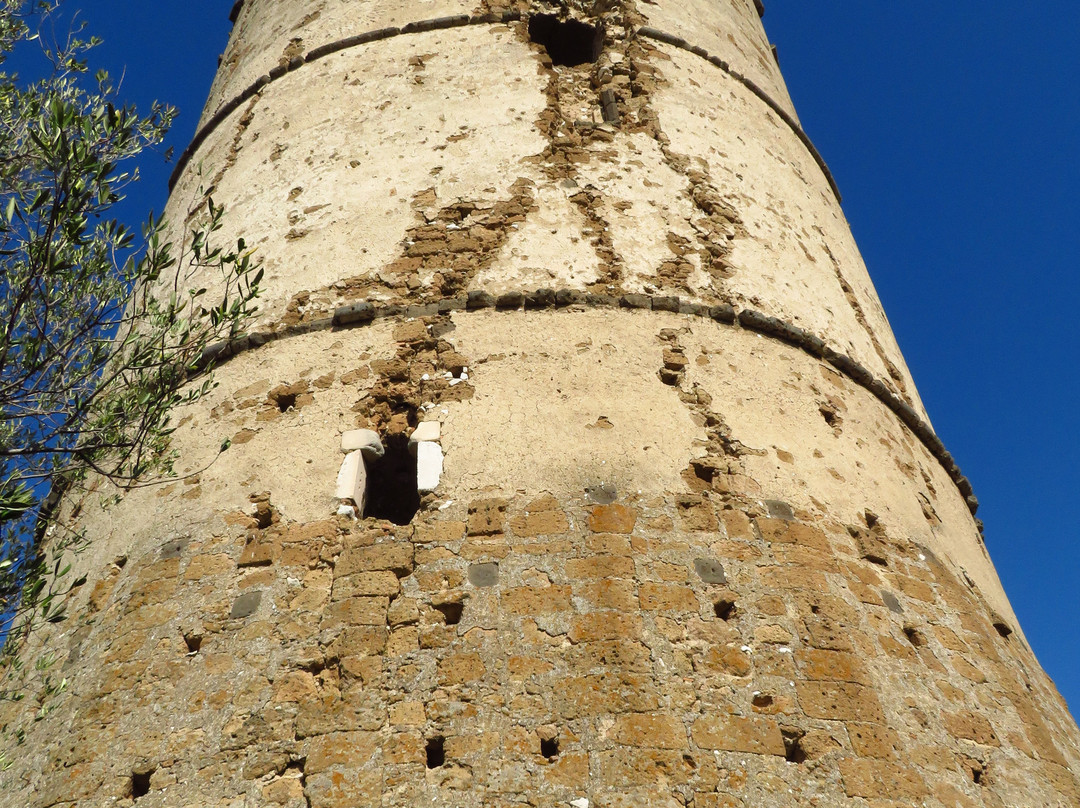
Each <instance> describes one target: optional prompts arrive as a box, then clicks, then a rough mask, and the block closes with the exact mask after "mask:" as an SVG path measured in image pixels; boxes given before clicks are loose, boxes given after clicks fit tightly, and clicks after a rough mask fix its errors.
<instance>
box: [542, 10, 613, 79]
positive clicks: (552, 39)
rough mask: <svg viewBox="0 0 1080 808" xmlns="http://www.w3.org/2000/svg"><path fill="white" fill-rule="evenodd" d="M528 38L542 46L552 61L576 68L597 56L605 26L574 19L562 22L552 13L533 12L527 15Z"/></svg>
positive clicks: (594, 59) (602, 44) (602, 40)
mask: <svg viewBox="0 0 1080 808" xmlns="http://www.w3.org/2000/svg"><path fill="white" fill-rule="evenodd" d="M529 39H531V40H532V41H533V42H535V43H536V44H537V45H543V46H544V49H545V50H546V51H547V52H548V56H550V57H551V62H552V64H556V65H565V66H566V67H575V66H577V65H584V64H589V63H590V62H595V61H596V60H597V59H599V58H600V51H601V49H602V48H603V46H604V29H603V26H599V25H588V24H586V23H583V22H579V21H577V20H567V21H566V22H562V21H560V20H559V18H558V17H556V16H555V15H553V14H534V15H533V16H532V17H530V18H529Z"/></svg>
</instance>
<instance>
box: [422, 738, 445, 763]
mask: <svg viewBox="0 0 1080 808" xmlns="http://www.w3.org/2000/svg"><path fill="white" fill-rule="evenodd" d="M443 744H444V739H443V737H442V735H436V736H435V737H434V738H428V741H427V747H426V748H425V752H426V753H427V767H428V768H429V769H437V768H439V767H440V766H442V765H443V764H444V763H446V750H445V749H444V748H443Z"/></svg>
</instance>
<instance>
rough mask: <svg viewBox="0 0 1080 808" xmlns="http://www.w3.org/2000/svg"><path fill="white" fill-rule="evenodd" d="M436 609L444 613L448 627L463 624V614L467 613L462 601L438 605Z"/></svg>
mask: <svg viewBox="0 0 1080 808" xmlns="http://www.w3.org/2000/svg"><path fill="white" fill-rule="evenodd" d="M435 609H436V611H439V612H442V616H443V619H444V620H446V625H448V626H456V625H457V624H458V623H460V622H461V614H462V612H464V611H465V604H464V603H462V602H461V601H450V602H449V603H439V604H436V605H435Z"/></svg>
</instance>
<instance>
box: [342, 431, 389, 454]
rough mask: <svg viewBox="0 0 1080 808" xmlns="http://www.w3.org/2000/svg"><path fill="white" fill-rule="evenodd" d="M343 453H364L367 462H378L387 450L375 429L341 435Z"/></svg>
mask: <svg viewBox="0 0 1080 808" xmlns="http://www.w3.org/2000/svg"><path fill="white" fill-rule="evenodd" d="M341 451H343V452H362V453H363V455H364V458H365V459H366V460H369V461H371V460H378V459H379V458H380V457H382V456H383V455H384V454H386V449H385V448H384V447H383V443H382V438H380V437H379V433H378V432H376V431H375V430H373V429H350V430H349V431H348V432H344V433H342V435H341Z"/></svg>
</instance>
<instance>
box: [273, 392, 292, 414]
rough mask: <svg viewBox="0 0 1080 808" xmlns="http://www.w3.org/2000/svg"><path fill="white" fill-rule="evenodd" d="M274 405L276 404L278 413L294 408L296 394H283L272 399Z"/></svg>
mask: <svg viewBox="0 0 1080 808" xmlns="http://www.w3.org/2000/svg"><path fill="white" fill-rule="evenodd" d="M274 403H275V404H277V408H278V412H285V411H287V410H290V409H292V408H293V407H295V406H296V394H295V393H283V394H282V395H279V396H278V397H277V398H276V399H274Z"/></svg>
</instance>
